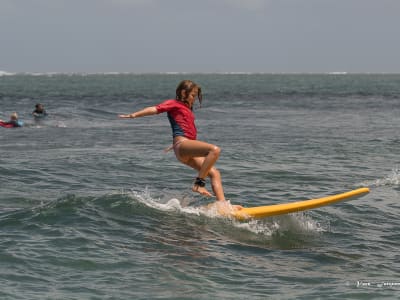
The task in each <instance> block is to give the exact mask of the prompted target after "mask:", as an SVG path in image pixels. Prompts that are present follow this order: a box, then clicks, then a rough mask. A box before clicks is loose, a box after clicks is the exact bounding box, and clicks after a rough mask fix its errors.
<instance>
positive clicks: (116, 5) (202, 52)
mask: <svg viewBox="0 0 400 300" xmlns="http://www.w3.org/2000/svg"><path fill="white" fill-rule="evenodd" d="M0 70H2V71H8V72H135V73H141V72H266V73H271V72H335V71H347V72H398V73H400V0H0Z"/></svg>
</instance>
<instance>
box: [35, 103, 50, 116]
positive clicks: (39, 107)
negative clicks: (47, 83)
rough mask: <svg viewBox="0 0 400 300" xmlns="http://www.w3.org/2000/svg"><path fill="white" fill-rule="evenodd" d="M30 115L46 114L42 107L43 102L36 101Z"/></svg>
mask: <svg viewBox="0 0 400 300" xmlns="http://www.w3.org/2000/svg"><path fill="white" fill-rule="evenodd" d="M32 115H33V116H34V117H35V119H36V118H43V117H45V116H47V112H46V110H45V109H44V107H43V104H41V103H38V104H36V105H35V110H34V111H33V112H32Z"/></svg>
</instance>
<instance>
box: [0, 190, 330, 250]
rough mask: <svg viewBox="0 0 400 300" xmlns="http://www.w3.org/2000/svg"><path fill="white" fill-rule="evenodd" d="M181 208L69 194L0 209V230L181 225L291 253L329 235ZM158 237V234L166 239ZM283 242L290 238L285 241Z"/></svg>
mask: <svg viewBox="0 0 400 300" xmlns="http://www.w3.org/2000/svg"><path fill="white" fill-rule="evenodd" d="M182 203H184V201H181V200H179V199H177V198H172V199H168V200H167V201H166V202H164V203H163V202H162V200H161V199H155V198H153V197H152V196H151V194H150V192H149V191H148V190H143V191H129V192H124V191H122V192H117V193H113V194H105V195H100V196H80V195H75V194H71V195H65V196H63V197H60V198H58V199H56V200H53V201H48V202H45V203H41V204H40V205H37V206H34V207H30V208H23V209H15V210H12V209H10V210H7V209H3V211H2V212H1V213H0V226H1V227H2V228H5V227H9V226H12V227H13V228H14V229H15V228H17V229H18V228H19V229H20V230H26V229H32V228H36V229H37V228H39V229H40V228H42V229H43V228H46V230H48V227H49V226H51V225H54V226H55V227H57V228H59V227H60V225H62V227H65V226H71V227H75V228H85V230H87V229H88V228H92V230H94V231H97V230H99V231H101V230H105V228H107V230H109V229H112V228H113V227H114V229H117V228H119V227H120V226H122V225H124V226H128V227H130V228H136V229H138V230H142V231H146V228H159V229H162V231H163V230H167V231H170V230H171V231H174V230H178V229H179V228H181V226H182V224H185V226H187V227H189V228H190V227H196V228H201V230H206V231H209V232H212V233H213V234H215V235H217V236H220V237H224V238H228V239H230V240H233V241H235V242H239V243H244V244H249V243H250V244H253V245H254V244H256V245H260V244H261V245H265V244H268V245H269V246H271V245H272V244H274V243H275V244H276V243H277V240H278V247H280V246H282V245H281V244H282V243H283V241H284V240H285V241H284V244H285V246H284V247H287V244H288V240H289V241H291V244H290V248H293V247H298V246H294V245H293V242H296V241H297V240H299V239H300V240H304V237H312V236H315V235H319V234H320V233H322V232H325V231H327V230H329V228H328V226H327V225H326V224H323V223H324V222H321V221H318V220H315V219H313V218H312V217H311V216H310V215H308V214H306V213H296V214H290V215H285V216H277V217H272V218H266V219H263V220H248V221H237V220H234V219H232V218H229V217H226V216H225V217H224V216H221V215H219V214H218V213H217V212H216V211H215V210H213V209H207V208H205V206H193V205H188V206H185V205H184V204H182ZM106 224H107V225H106ZM166 224H168V226H166ZM165 227H167V228H165ZM205 228H207V229H205ZM162 231H159V232H158V233H159V234H161V235H162V234H165V232H164V233H162ZM287 237H290V238H289V239H286V238H287ZM296 243H297V242H296ZM302 245H303V246H304V244H302Z"/></svg>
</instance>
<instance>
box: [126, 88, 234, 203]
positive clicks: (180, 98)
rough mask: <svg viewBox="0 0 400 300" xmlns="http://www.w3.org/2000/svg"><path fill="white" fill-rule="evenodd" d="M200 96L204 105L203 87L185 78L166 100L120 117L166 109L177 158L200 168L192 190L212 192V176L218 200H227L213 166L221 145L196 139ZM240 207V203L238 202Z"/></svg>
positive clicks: (159, 111) (213, 187)
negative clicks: (209, 189) (195, 106)
mask: <svg viewBox="0 0 400 300" xmlns="http://www.w3.org/2000/svg"><path fill="white" fill-rule="evenodd" d="M196 98H198V99H199V103H200V106H201V102H202V93H201V87H200V86H199V85H197V84H196V83H194V82H193V81H190V80H183V81H182V82H180V83H179V85H178V87H177V88H176V98H175V99H170V100H165V101H164V102H162V103H160V104H158V105H156V106H150V107H146V108H144V109H142V110H139V111H137V112H134V113H131V114H121V115H119V116H118V117H120V118H139V117H144V116H151V115H156V114H160V113H164V112H167V114H168V119H169V122H170V124H171V128H172V136H173V145H172V146H171V149H174V152H175V156H176V158H177V159H178V160H179V161H180V162H182V163H184V164H185V165H188V166H190V167H192V168H193V169H195V170H197V171H198V175H197V177H196V179H195V180H194V183H193V186H192V191H193V192H197V193H200V194H201V195H204V196H209V197H210V196H212V194H211V193H210V192H209V191H208V190H207V189H206V187H205V186H206V180H205V179H206V177H207V176H209V177H210V179H211V187H212V190H213V192H214V194H215V196H216V198H217V200H220V201H225V196H224V190H223V187H222V181H221V174H220V172H219V171H218V170H217V169H216V168H215V167H214V164H215V163H216V161H217V159H218V157H219V155H220V152H221V149H220V148H219V147H218V146H216V145H213V144H209V143H206V142H202V141H199V140H197V139H196V138H197V129H196V126H195V122H194V121H195V116H194V113H193V105H194V103H195V101H196ZM236 207H237V208H241V206H236Z"/></svg>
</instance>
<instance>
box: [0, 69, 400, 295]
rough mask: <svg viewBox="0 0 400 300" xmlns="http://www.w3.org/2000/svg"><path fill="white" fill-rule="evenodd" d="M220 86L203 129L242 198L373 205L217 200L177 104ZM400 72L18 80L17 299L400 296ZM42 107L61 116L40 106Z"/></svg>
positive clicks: (1, 165) (6, 252) (12, 226)
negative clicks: (173, 120)
mask: <svg viewBox="0 0 400 300" xmlns="http://www.w3.org/2000/svg"><path fill="white" fill-rule="evenodd" d="M186 78H189V79H192V80H194V81H196V82H198V83H199V84H200V85H201V86H202V88H203V91H204V104H203V107H202V108H201V109H198V108H197V109H196V110H195V114H196V118H197V127H198V130H199V139H201V140H205V141H208V142H211V143H215V144H217V145H219V146H220V147H221V148H222V153H221V157H220V159H219V161H218V164H217V167H218V168H219V169H220V171H221V173H222V176H223V183H224V188H225V192H226V197H227V198H228V199H229V200H230V201H231V203H234V204H242V205H244V206H259V205H268V204H276V203H283V202H292V201H297V200H304V199H311V198H317V197H322V196H326V195H330V194H335V193H339V192H343V191H347V190H351V189H354V188H358V187H361V186H368V187H370V189H371V192H370V193H369V194H368V195H366V196H364V197H362V198H359V199H354V200H352V201H347V202H342V203H338V204H335V205H331V206H328V207H323V208H319V209H315V210H312V211H307V212H303V213H296V214H290V215H284V216H278V217H272V218H266V219H263V220H258V221H256V220H252V221H246V222H238V221H235V220H232V219H229V218H224V217H218V216H216V215H215V214H214V213H212V212H206V211H204V210H202V209H201V208H200V207H201V206H202V205H204V204H208V203H210V202H212V201H213V200H212V199H206V198H202V197H200V196H198V195H194V194H192V192H191V191H190V186H191V183H192V180H193V178H194V177H195V176H196V174H195V172H194V171H192V170H191V169H189V168H187V167H185V166H183V165H181V164H180V163H179V162H177V161H176V159H175V157H174V155H173V153H171V152H169V153H164V152H163V149H164V148H166V147H167V146H168V145H169V144H170V143H171V132H170V128H169V124H168V120H167V117H166V115H158V116H152V117H147V118H142V119H135V120H120V119H118V118H117V117H116V116H117V114H119V113H129V112H133V111H135V110H138V109H140V108H142V107H145V106H150V105H154V104H158V103H159V102H161V101H162V100H165V99H169V98H173V97H174V93H175V88H176V86H177V84H178V83H179V81H180V80H182V79H186ZM399 98H400V76H399V75H329V74H326V75H267V74H174V75H171V74H169V75H168V74H160V75H158V74H154V75H151V74H149V75H135V74H119V75H118V74H114V75H107V74H105V75H79V74H77V75H62V74H59V75H37V76H34V75H12V76H2V77H0V102H1V111H0V118H1V119H7V118H8V116H9V114H11V112H13V111H17V112H18V113H19V115H20V117H21V118H22V119H24V121H25V124H26V126H25V127H23V128H18V129H5V128H0V153H1V155H0V258H1V259H0V262H1V267H0V268H1V269H0V270H1V272H0V298H2V299H154V298H182V299H191V298H193V299H243V298H250V299H266V298H272V299H274V298H275V299H284V298H298V299H313V298H321V299H322V298H323V299H341V298H349V299H372V298H376V299H384V298H387V299H393V298H394V297H396V295H398V293H399V289H400V276H399V269H400V263H399V261H400V257H399V254H398V253H399V252H398V249H399V246H400V245H399V238H400V236H399V231H400V221H399V219H400V204H399V200H400V195H399V193H400V184H399V180H400V171H399V169H398V168H399V161H400V159H399V153H400V152H399V146H400V136H399V132H400V131H399V129H400V122H399V120H400V101H399V100H400V99H399ZM37 102H42V103H43V104H44V105H45V107H46V109H47V111H48V113H49V116H48V117H47V118H46V119H44V120H41V121H35V120H33V119H32V118H31V117H30V113H31V111H32V110H33V108H34V105H35V104H36V103H37Z"/></svg>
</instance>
